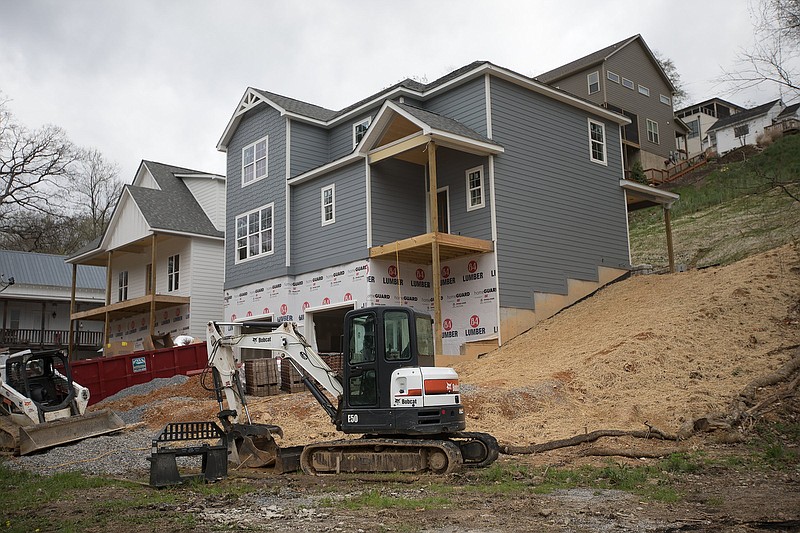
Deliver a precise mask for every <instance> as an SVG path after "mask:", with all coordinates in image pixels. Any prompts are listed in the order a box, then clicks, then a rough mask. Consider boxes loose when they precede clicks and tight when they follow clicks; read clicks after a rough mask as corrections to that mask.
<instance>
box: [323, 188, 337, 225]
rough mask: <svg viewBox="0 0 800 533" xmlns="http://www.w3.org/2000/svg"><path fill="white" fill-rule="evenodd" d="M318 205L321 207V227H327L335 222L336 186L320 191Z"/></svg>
mask: <svg viewBox="0 0 800 533" xmlns="http://www.w3.org/2000/svg"><path fill="white" fill-rule="evenodd" d="M320 205H321V206H322V225H323V226H327V225H328V224H333V223H334V222H336V185H335V184H334V185H329V186H327V187H323V188H322V190H321V191H320Z"/></svg>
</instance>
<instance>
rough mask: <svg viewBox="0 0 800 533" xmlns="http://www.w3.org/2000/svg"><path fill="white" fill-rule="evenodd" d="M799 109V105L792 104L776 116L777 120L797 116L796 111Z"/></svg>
mask: <svg viewBox="0 0 800 533" xmlns="http://www.w3.org/2000/svg"><path fill="white" fill-rule="evenodd" d="M798 109H800V104H792V105H790V106H787V107H786V109H784V110H783V111H781V112H780V114H778V117H777V118H786V117H793V116H795V115H796V114H797V110H798Z"/></svg>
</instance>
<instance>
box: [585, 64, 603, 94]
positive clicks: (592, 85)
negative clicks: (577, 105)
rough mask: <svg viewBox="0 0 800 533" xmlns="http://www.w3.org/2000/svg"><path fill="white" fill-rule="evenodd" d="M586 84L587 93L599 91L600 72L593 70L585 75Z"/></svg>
mask: <svg viewBox="0 0 800 533" xmlns="http://www.w3.org/2000/svg"><path fill="white" fill-rule="evenodd" d="M586 84H587V85H588V86H589V94H594V93H599V92H600V72H598V71H596V70H595V71H594V72H591V73H589V75H587V76H586Z"/></svg>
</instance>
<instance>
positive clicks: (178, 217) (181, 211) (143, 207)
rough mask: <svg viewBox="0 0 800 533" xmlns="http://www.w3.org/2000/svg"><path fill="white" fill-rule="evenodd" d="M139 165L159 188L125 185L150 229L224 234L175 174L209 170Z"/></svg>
mask: <svg viewBox="0 0 800 533" xmlns="http://www.w3.org/2000/svg"><path fill="white" fill-rule="evenodd" d="M141 166H144V167H146V168H147V169H148V170H149V171H150V174H151V175H152V176H153V179H155V181H156V183H157V184H158V187H159V189H149V188H145V187H137V186H134V185H126V189H127V191H128V192H129V193H130V195H131V197H132V198H133V200H134V201H135V202H136V205H137V206H138V207H139V210H140V211H141V212H142V216H144V218H145V220H146V221H147V223H148V224H149V225H150V227H151V228H152V229H154V230H166V231H172V232H176V233H188V234H193V235H206V236H209V237H224V236H225V234H224V233H223V232H221V231H218V230H217V229H216V228H215V227H214V224H212V223H211V220H210V219H209V218H208V215H206V213H205V211H203V208H202V207H200V204H199V203H197V200H196V199H195V197H194V195H193V194H192V192H191V191H190V190H189V187H187V186H186V184H185V183H184V182H183V180H182V179H181V178H179V177H178V175H181V176H191V175H201V176H208V175H209V173H208V172H201V171H199V170H191V169H188V168H183V167H176V166H173V165H165V164H164V163H157V162H155V161H145V160H143V161H142V164H141ZM137 174H138V173H137Z"/></svg>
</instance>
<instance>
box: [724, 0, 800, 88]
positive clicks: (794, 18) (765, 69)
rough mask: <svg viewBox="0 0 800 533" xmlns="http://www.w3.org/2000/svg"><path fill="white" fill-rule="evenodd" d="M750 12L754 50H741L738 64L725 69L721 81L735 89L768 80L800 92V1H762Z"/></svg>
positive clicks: (752, 85)
mask: <svg viewBox="0 0 800 533" xmlns="http://www.w3.org/2000/svg"><path fill="white" fill-rule="evenodd" d="M750 11H751V15H752V18H753V20H754V25H753V33H754V43H753V46H752V49H750V50H743V51H741V52H740V53H739V55H738V58H737V62H736V67H735V68H733V69H731V70H724V71H723V74H722V76H721V77H720V81H722V82H726V83H727V84H729V85H730V86H731V87H732V88H733V89H734V90H743V89H748V88H751V87H755V86H757V85H762V84H764V83H767V84H774V85H777V86H778V87H779V88H780V90H781V92H784V91H785V90H789V91H791V92H792V93H798V92H800V0H761V1H760V2H759V4H758V5H757V6H751V9H750Z"/></svg>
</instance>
